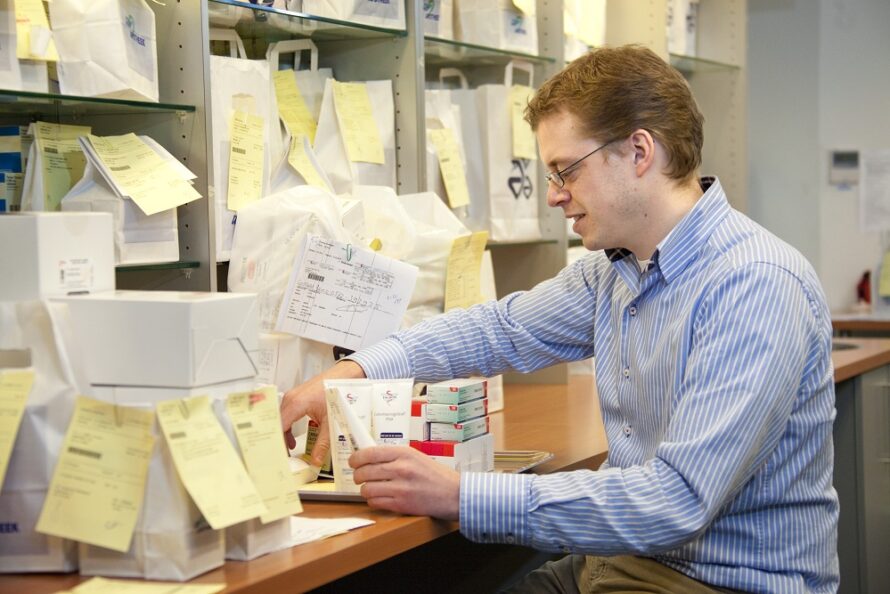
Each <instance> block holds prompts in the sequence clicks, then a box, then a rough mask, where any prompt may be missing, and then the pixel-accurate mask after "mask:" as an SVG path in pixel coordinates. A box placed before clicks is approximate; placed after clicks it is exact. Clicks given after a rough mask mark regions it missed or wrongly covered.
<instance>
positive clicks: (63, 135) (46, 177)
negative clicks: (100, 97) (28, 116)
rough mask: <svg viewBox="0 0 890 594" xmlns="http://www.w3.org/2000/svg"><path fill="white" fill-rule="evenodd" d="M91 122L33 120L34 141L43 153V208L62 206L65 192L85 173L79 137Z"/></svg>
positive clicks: (87, 132)
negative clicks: (84, 123)
mask: <svg viewBox="0 0 890 594" xmlns="http://www.w3.org/2000/svg"><path fill="white" fill-rule="evenodd" d="M90 131H91V128H90V127H89V126H68V125H66V124H51V123H48V122H35V123H34V142H36V143H37V151H38V152H39V153H40V154H39V156H38V157H37V159H38V160H39V162H40V175H41V177H42V180H43V204H44V210H47V211H56V210H59V204H60V203H61V201H62V198H64V197H65V194H67V193H68V190H70V189H71V188H72V187H73V186H74V184H76V183H77V182H78V181H79V180H80V178H82V177H83V171H84V168H85V167H86V163H87V160H86V156H85V155H84V154H83V151H82V150H81V147H80V143H79V142H78V140H77V139H78V138H79V137H80V136H86V135H88V134H89V133H90Z"/></svg>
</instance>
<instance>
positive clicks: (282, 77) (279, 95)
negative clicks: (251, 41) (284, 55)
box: [272, 70, 318, 143]
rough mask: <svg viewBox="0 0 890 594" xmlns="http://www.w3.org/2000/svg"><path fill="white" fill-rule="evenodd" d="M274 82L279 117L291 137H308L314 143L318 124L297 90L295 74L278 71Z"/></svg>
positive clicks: (290, 71)
mask: <svg viewBox="0 0 890 594" xmlns="http://www.w3.org/2000/svg"><path fill="white" fill-rule="evenodd" d="M272 80H273V81H274V83H275V98H276V99H277V100H278V115H279V116H281V120H282V121H283V122H284V125H285V126H287V130H288V132H290V133H291V136H306V137H308V138H309V142H310V143H314V142H315V129H316V128H317V126H318V123H317V122H316V121H315V118H314V117H312V114H311V113H310V112H309V107H308V106H307V105H306V101H305V100H304V99H303V96H302V95H301V94H300V90H299V88H297V81H296V79H295V78H294V72H293V71H292V70H277V71H275V72H274V73H273V74H272Z"/></svg>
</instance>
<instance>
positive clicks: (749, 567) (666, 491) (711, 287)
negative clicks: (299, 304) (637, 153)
mask: <svg viewBox="0 0 890 594" xmlns="http://www.w3.org/2000/svg"><path fill="white" fill-rule="evenodd" d="M610 258H611V259H610ZM613 260H614V261H613ZM593 355H596V359H595V364H596V380H597V389H598V392H599V398H600V404H601V406H602V416H603V421H604V424H605V430H606V434H607V436H608V442H609V457H608V461H607V463H606V464H605V465H604V466H603V467H602V468H601V469H600V470H598V471H596V472H593V471H576V472H566V473H557V474H552V475H543V476H536V475H499V474H481V473H465V474H464V475H462V478H461V492H460V524H461V532H462V533H463V534H464V535H466V536H467V537H468V538H470V539H472V540H477V541H483V542H511V543H516V544H522V545H527V546H531V547H534V548H536V549H541V550H547V551H565V552H569V551H571V552H579V553H587V554H596V555H618V554H635V555H644V556H649V557H652V558H654V559H657V560H658V561H660V562H662V563H664V564H665V565H668V566H670V567H673V568H674V569H677V570H679V571H681V572H683V573H685V574H687V575H689V576H691V577H693V578H695V579H698V580H701V581H703V582H706V583H708V584H712V585H715V586H719V587H725V588H731V589H738V590H745V591H750V592H834V591H835V590H836V589H837V587H838V580H839V577H838V561H837V517H838V501H837V494H836V493H835V491H834V488H833V487H832V464H833V444H832V423H833V421H834V416H835V409H834V378H833V369H832V365H831V323H830V317H829V312H828V308H827V306H826V303H825V298H824V296H823V294H822V290H821V288H820V285H819V281H818V279H817V277H816V274H815V273H814V272H813V270H812V268H811V267H810V265H809V264H808V263H807V262H806V261H805V260H804V258H803V257H802V256H801V255H800V254H799V253H798V252H797V251H795V250H794V249H793V248H791V247H789V246H788V245H786V244H785V243H783V242H781V241H780V240H778V239H777V238H776V237H774V236H773V235H771V234H770V233H768V232H767V231H766V230H764V229H763V228H761V227H760V226H758V225H757V224H755V223H754V222H752V221H751V220H750V219H748V218H747V217H745V216H744V215H742V214H740V213H739V212H737V211H735V210H733V209H732V208H731V207H730V206H729V203H728V202H727V200H726V196H725V195H724V193H723V190H722V188H721V187H720V183H719V182H717V181H713V183H711V184H710V186H709V187H707V188H706V192H705V194H704V196H702V198H701V199H700V200H699V201H698V203H697V204H696V205H695V207H694V208H693V209H692V210H691V211H690V212H689V213H688V214H687V215H686V216H685V217H684V218H683V220H682V221H680V223H679V224H678V225H677V226H676V227H675V228H674V230H673V231H672V232H671V233H670V235H669V236H668V237H667V238H665V240H664V241H663V242H662V243H661V244H659V246H658V250H657V251H656V253H655V255H654V257H653V259H652V262H651V263H650V265H649V268H648V269H647V270H646V271H645V272H643V273H642V274H641V273H640V271H639V269H638V268H637V266H636V261H635V260H634V257H633V256H632V255H630V254H629V253H627V252H622V251H620V250H614V251H610V252H609V254H608V256H607V255H606V254H605V253H604V252H593V253H591V254H590V255H588V256H586V257H585V258H582V259H581V260H580V261H578V262H576V263H575V264H573V265H571V266H569V267H567V268H566V269H564V270H563V271H562V272H560V273H559V274H558V275H557V276H556V277H555V278H553V279H551V280H548V281H545V282H543V283H541V284H539V285H538V286H536V287H535V288H533V289H532V290H530V291H525V292H518V293H513V294H511V295H508V296H507V297H505V298H503V299H501V300H500V301H498V302H492V303H487V304H483V305H478V306H474V307H472V308H470V309H468V310H456V311H453V312H449V313H447V314H445V315H443V316H439V317H437V318H434V319H431V320H428V321H426V322H424V323H422V324H419V325H417V326H415V327H413V328H411V329H410V330H407V331H404V332H401V333H399V334H397V335H394V336H393V337H390V338H388V339H386V340H384V341H382V342H380V343H378V344H377V345H375V346H373V347H371V348H369V349H366V350H364V351H362V352H360V353H356V354H355V355H354V356H353V357H352V358H354V359H355V360H356V361H358V362H359V364H360V365H362V367H363V368H364V369H365V371H366V373H368V374H369V375H370V376H371V377H411V376H416V377H417V378H419V379H425V380H430V381H432V380H441V379H447V378H452V377H465V376H469V375H472V374H481V375H487V376H488V375H495V374H497V373H499V372H501V371H504V370H506V369H517V370H520V371H531V370H534V369H539V368H541V367H545V366H547V365H551V364H553V363H557V362H560V361H570V360H578V359H583V358H587V357H590V356H593Z"/></svg>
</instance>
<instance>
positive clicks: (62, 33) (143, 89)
mask: <svg viewBox="0 0 890 594" xmlns="http://www.w3.org/2000/svg"><path fill="white" fill-rule="evenodd" d="M49 14H50V18H51V20H52V24H53V39H54V40H55V43H56V48H57V49H58V52H59V62H58V74H59V90H60V91H61V92H62V93H63V94H66V95H82V96H85V97H112V98H115V99H133V100H139V101H158V48H157V36H156V32H155V13H154V11H153V10H152V9H151V8H149V6H148V3H147V2H146V1H145V0H53V1H52V2H50V3H49Z"/></svg>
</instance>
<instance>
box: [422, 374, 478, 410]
mask: <svg viewBox="0 0 890 594" xmlns="http://www.w3.org/2000/svg"><path fill="white" fill-rule="evenodd" d="M486 396H488V382H487V381H486V380H484V379H481V378H472V379H454V380H447V381H444V382H438V383H436V384H430V385H428V386H427V388H426V399H427V401H429V403H430V404H462V403H464V402H469V401H470V400H478V399H479V398H485V397H486Z"/></svg>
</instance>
